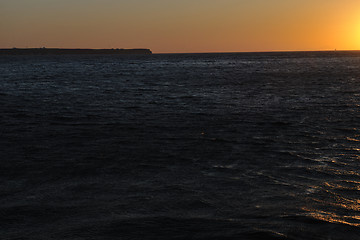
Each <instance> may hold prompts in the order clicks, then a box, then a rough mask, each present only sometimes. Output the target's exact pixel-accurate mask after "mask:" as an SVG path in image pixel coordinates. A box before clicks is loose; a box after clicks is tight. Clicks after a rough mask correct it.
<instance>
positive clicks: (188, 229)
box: [0, 51, 360, 240]
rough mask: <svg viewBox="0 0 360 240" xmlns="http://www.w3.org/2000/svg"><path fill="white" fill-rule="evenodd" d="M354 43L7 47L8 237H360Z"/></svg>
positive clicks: (1, 198)
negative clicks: (191, 50) (147, 49)
mask: <svg viewBox="0 0 360 240" xmlns="http://www.w3.org/2000/svg"><path fill="white" fill-rule="evenodd" d="M359 166H360V52H356V51H347V52H342V51H332V52H270V53H214V54H153V55H62V56H56V55H44V56H30V55H28V56H5V55H2V56H0V239H2V240H20V239H29V240H62V239H66V240H85V239H86V240H88V239H90V240H97V239H101V240H116V239H120V240H140V239H141V240H143V239H145V240H146V239H154V240H155V239H156V240H172V239H176V240H182V239H184V240H185V239H199V240H208V239H209V240H217V239H227V240H230V239H245V240H247V239H251V240H257V239H271V240H276V239H281V240H286V239H292V240H297V239H307V240H312V239H316V240H322V239H324V240H340V239H352V240H353V239H355V240H356V239H360V169H359Z"/></svg>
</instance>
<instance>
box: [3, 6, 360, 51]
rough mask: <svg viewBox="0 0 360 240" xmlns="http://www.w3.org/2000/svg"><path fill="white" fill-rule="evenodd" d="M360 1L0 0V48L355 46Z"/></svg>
mask: <svg viewBox="0 0 360 240" xmlns="http://www.w3.org/2000/svg"><path fill="white" fill-rule="evenodd" d="M359 13H360V1H359V0H341V1H340V0H181V1H174V0H0V48H9V47H18V48H20V47H43V46H45V47H48V48H50V47H62V48H150V49H152V50H153V52H157V53H165V52H240V51H287V50H296V51H297V50H330V49H331V50H333V49H339V50H340V49H342V50H354V49H360V14H359Z"/></svg>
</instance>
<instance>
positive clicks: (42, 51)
mask: <svg viewBox="0 0 360 240" xmlns="http://www.w3.org/2000/svg"><path fill="white" fill-rule="evenodd" d="M66 54H112V55H118V54H152V52H151V50H150V49H119V48H116V49H65V48H7V49H0V55H66Z"/></svg>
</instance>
